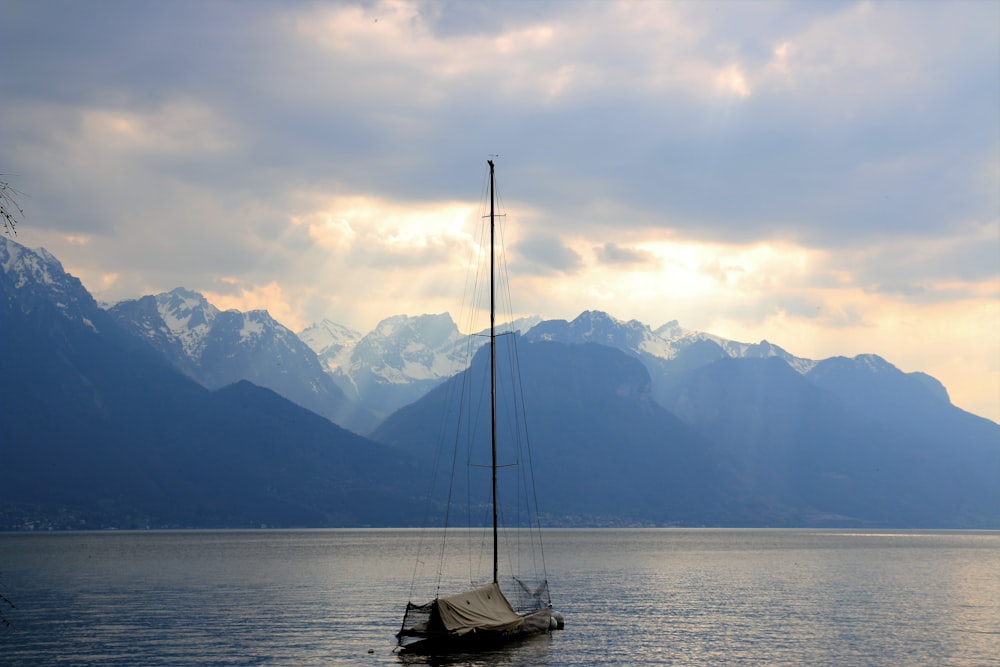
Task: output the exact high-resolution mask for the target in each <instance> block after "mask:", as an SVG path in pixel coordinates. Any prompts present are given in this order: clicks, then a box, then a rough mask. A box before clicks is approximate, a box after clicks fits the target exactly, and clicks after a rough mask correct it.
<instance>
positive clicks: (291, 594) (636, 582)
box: [0, 529, 1000, 667]
mask: <svg viewBox="0 0 1000 667" xmlns="http://www.w3.org/2000/svg"><path fill="white" fill-rule="evenodd" d="M419 539H420V532H419V531H410V530H329V531H247V532H239V531H223V532H136V533H114V532H107V533H68V534H65V533H64V534H58V533H57V534H3V535H0V592H2V593H3V594H5V595H6V596H7V597H9V598H10V599H11V600H12V601H13V602H14V604H15V605H17V609H9V608H5V609H4V614H5V616H7V618H8V619H9V620H10V621H11V622H12V626H13V627H11V628H3V627H0V663H2V664H10V665H54V664H69V665H166V664H170V665H194V664H215V665H362V666H363V665H399V664H405V662H404V659H403V658H401V657H399V656H397V655H396V654H394V653H393V652H392V650H391V648H392V645H393V637H392V635H393V634H394V633H395V632H396V631H397V630H398V629H399V624H400V621H401V620H402V614H403V609H404V606H405V604H406V600H407V598H408V596H409V594H410V587H411V578H412V576H411V575H412V573H413V570H414V561H415V558H416V553H417V542H418V540H419ZM545 558H546V564H547V569H548V573H549V580H550V583H551V590H552V598H553V603H554V608H555V609H557V610H559V611H561V612H562V613H563V614H564V616H565V617H566V629H565V630H564V631H562V632H556V633H553V634H552V635H549V636H543V637H539V638H535V639H533V640H530V641H527V642H525V643H523V644H519V645H517V646H514V647H509V648H505V649H503V650H501V651H497V652H495V653H492V654H488V655H481V656H459V657H456V658H454V659H451V660H448V661H438V662H436V663H433V664H473V665H618V664H626V665H627V664H663V665H934V666H935V667H940V666H943V665H976V666H985V665H1000V532H934V531H930V532H910V531H900V532H878V533H865V532H848V531H822V530H816V531H799V530H724V529H718V530H714V529H705V530H684V529H663V530H658V529H639V530H624V529H623V530H615V529H604V530H552V531H547V532H546V533H545ZM369 650H371V651H372V652H371V653H369ZM428 662H432V661H428Z"/></svg>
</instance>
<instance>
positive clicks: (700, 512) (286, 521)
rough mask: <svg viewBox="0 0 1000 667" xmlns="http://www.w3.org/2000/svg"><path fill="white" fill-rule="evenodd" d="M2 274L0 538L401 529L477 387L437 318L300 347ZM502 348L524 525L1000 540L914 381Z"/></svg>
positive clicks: (201, 310) (629, 330)
mask: <svg viewBox="0 0 1000 667" xmlns="http://www.w3.org/2000/svg"><path fill="white" fill-rule="evenodd" d="M0 269H2V274H0V289H2V295H3V306H2V313H0V327H2V332H3V345H2V348H0V372H2V373H3V374H4V376H5V377H4V380H3V382H2V385H0V417H2V422H0V423H2V426H0V438H2V442H0V502H2V509H0V529H21V528H26V527H36V528H39V527H56V528H67V527H72V528H80V527H111V526H114V527H146V526H150V527H180V526H185V527H210V526H211V527H220V526H233V527H243V526H257V525H261V524H265V525H273V526H340V525H343V526H348V525H415V524H417V523H419V520H420V518H421V517H422V515H421V516H416V514H415V513H414V512H413V508H414V507H415V506H416V503H422V504H426V498H425V497H424V496H423V495H422V494H421V493H420V492H421V491H422V490H423V488H424V487H423V486H422V485H421V484H420V483H419V480H421V479H425V478H428V477H430V476H432V470H431V469H430V464H429V462H430V461H432V460H433V459H434V458H435V448H436V447H437V446H438V445H439V440H440V439H439V438H438V435H439V434H440V432H441V428H442V424H443V422H442V418H441V415H448V414H451V413H452V412H453V411H454V406H453V405H451V404H450V402H451V401H454V400H456V399H455V398H454V397H455V396H457V394H458V392H457V391H456V387H457V386H459V385H461V384H463V383H466V384H468V383H470V382H481V381H482V379H483V377H484V376H485V372H486V368H487V364H486V361H485V357H484V355H483V354H482V351H480V353H479V354H476V355H475V356H474V357H473V358H472V361H471V363H470V362H469V361H467V359H469V358H470V356H471V353H472V352H475V351H476V348H477V347H479V346H480V345H481V343H482V341H483V340H484V339H483V338H482V337H481V336H476V337H473V338H472V341H473V342H472V344H471V345H470V344H469V339H468V338H467V337H465V336H463V335H461V334H460V333H459V331H458V329H457V327H456V326H455V324H454V322H453V321H452V319H451V317H450V316H449V315H447V314H437V315H420V316H415V317H409V316H405V315H399V316H394V317H390V318H387V319H386V320H383V322H381V323H380V324H379V325H378V326H377V327H376V329H375V330H373V331H372V332H370V333H369V334H366V335H361V334H360V333H358V332H355V331H352V330H350V329H348V328H346V327H343V326H340V325H337V324H335V323H333V322H331V321H323V322H321V323H319V324H316V325H314V326H312V327H309V328H308V329H306V330H305V331H302V332H300V333H299V334H298V335H296V334H295V333H293V332H292V331H290V330H289V329H287V328H286V327H284V326H283V325H281V324H280V323H278V322H276V321H275V320H273V318H271V317H270V315H268V313H266V312H265V311H251V312H248V313H241V312H238V311H219V310H218V309H216V308H215V307H214V306H212V305H211V304H209V303H208V301H207V300H206V299H205V298H204V297H203V296H201V295H200V294H197V293H195V292H191V291H188V290H184V289H181V288H178V289H175V290H173V291H171V292H168V293H164V294H158V295H150V296H145V297H142V298H141V299H137V300H132V301H126V302H122V303H119V304H115V305H113V306H111V307H109V308H107V309H104V308H101V307H100V306H98V305H97V303H96V302H95V301H94V299H93V298H92V297H91V295H90V294H89V293H88V292H87V291H86V290H85V289H84V288H83V286H82V285H81V284H80V282H79V281H78V280H76V279H75V278H73V277H72V276H69V275H68V274H66V273H65V272H64V271H63V269H62V267H61V265H60V264H59V262H58V260H57V259H56V258H55V257H53V256H51V255H50V254H49V253H47V252H45V251H44V250H38V251H32V250H28V249H27V248H24V247H23V246H20V245H19V244H17V243H15V242H13V241H12V240H10V239H6V238H3V237H0ZM513 329H515V330H517V331H518V332H520V333H518V334H514V335H511V336H510V337H509V338H510V340H511V342H513V343H515V344H516V345H517V348H518V355H517V359H518V360H519V364H520V365H519V367H520V368H521V374H522V377H521V380H522V382H523V385H524V388H525V406H526V407H524V412H525V413H526V414H525V415H524V416H525V417H527V418H528V422H529V424H530V426H531V433H532V441H533V443H534V444H533V447H532V453H531V456H532V462H533V464H534V466H533V467H534V469H535V475H536V477H537V479H538V480H539V482H540V483H539V490H538V496H539V504H540V508H541V509H542V511H543V512H544V515H543V522H544V523H547V524H549V525H740V526H744V525H745V526H751V525H780V526H808V525H827V526H830V525H833V526H843V525H846V526H897V527H907V526H921V527H994V528H995V527H1000V485H998V484H996V480H997V479H1000V426H998V425H997V424H995V423H994V422H991V421H989V420H986V419H983V418H980V417H976V416H975V415H972V414H969V413H967V412H964V411H962V410H960V409H959V408H957V407H955V406H954V405H952V404H951V403H950V401H949V399H948V395H947V391H946V390H945V388H944V387H943V386H942V385H941V384H940V383H939V382H938V381H937V380H935V379H934V378H932V377H930V376H928V375H926V374H923V373H903V372H901V371H899V370H898V369H897V368H896V367H894V366H893V365H892V364H890V363H889V362H888V361H886V360H884V359H882V358H880V357H877V356H875V355H861V356H858V357H855V358H852V359H848V358H844V357H835V358H831V359H825V360H819V361H815V360H809V359H802V358H798V357H795V356H793V355H791V354H789V353H788V352H786V351H785V350H783V349H782V348H780V347H779V346H777V345H774V344H772V343H768V342H767V341H761V342H760V343H757V344H745V343H738V342H734V341H728V340H725V339H722V338H719V337H716V336H713V335H711V334H707V333H700V332H692V331H687V330H685V329H683V328H681V327H680V325H679V324H678V323H677V322H668V323H667V324H665V325H663V326H661V327H659V328H657V329H655V330H654V329H651V328H650V327H648V326H646V325H644V324H642V323H640V322H637V321H630V322H623V321H620V320H617V319H615V318H613V317H611V316H610V315H607V314H605V313H601V312H593V311H587V312H584V313H582V314H581V315H580V316H579V317H577V318H576V319H574V320H573V321H570V322H567V321H561V320H550V321H541V320H540V319H538V318H535V319H532V320H527V321H522V322H519V323H515V325H514V326H513ZM504 338H508V337H506V336H505V337H504ZM498 349H499V348H498ZM487 356H488V355H487ZM501 356H502V355H501ZM503 416H504V415H501V417H503ZM439 509H440V508H439ZM430 516H431V517H432V519H431V520H432V521H433V520H434V519H433V517H434V516H437V515H436V514H435V513H434V511H432V512H431V514H430Z"/></svg>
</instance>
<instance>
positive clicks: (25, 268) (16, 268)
mask: <svg viewBox="0 0 1000 667" xmlns="http://www.w3.org/2000/svg"><path fill="white" fill-rule="evenodd" d="M0 267H2V269H3V273H4V275H5V276H7V279H8V280H10V281H11V283H12V285H13V287H14V289H27V290H29V291H36V292H37V291H43V292H45V296H46V299H47V300H48V301H50V302H51V303H53V304H55V306H56V307H57V308H58V309H59V311H60V312H61V313H62V315H63V316H64V317H66V318H67V319H70V320H73V321H77V322H80V323H82V324H83V325H84V326H86V327H87V328H88V329H90V330H92V331H95V332H96V331H98V326H97V324H95V322H94V319H95V318H94V317H93V316H89V315H88V313H89V312H90V311H92V310H94V309H96V308H98V306H97V302H96V301H94V298H93V297H92V296H91V295H90V293H89V292H87V290H86V289H85V288H84V287H83V284H82V283H81V282H80V280H79V279H78V278H75V277H73V276H71V275H69V274H68V273H66V272H65V271H64V270H63V266H62V264H61V263H60V262H59V260H58V259H56V258H55V257H54V256H53V255H52V254H51V253H50V252H49V251H48V250H46V249H45V248H37V249H35V250H31V249H29V248H27V247H25V246H23V245H21V244H19V243H17V242H15V241H12V240H10V239H8V238H7V237H6V236H4V235H0Z"/></svg>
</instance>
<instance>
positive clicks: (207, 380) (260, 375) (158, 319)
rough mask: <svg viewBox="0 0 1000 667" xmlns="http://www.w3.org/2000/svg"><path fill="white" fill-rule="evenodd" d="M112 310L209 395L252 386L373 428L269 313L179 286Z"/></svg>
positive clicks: (349, 424)
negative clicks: (229, 306)
mask: <svg viewBox="0 0 1000 667" xmlns="http://www.w3.org/2000/svg"><path fill="white" fill-rule="evenodd" d="M109 312H110V313H111V314H112V315H113V316H114V317H116V318H117V319H118V321H119V322H120V323H121V324H122V325H123V326H124V327H125V328H126V329H127V330H129V331H131V332H132V333H133V335H136V336H138V337H140V338H143V339H145V340H146V341H147V342H149V343H150V344H152V345H153V347H155V348H156V349H158V350H160V352H162V353H163V354H164V355H165V356H166V357H167V359H168V360H170V361H171V363H173V364H174V366H175V367H176V368H178V369H179V370H181V371H182V372H184V373H185V374H187V375H188V376H190V377H191V378H193V379H195V380H197V381H198V382H199V383H200V384H202V385H204V386H205V387H208V388H209V389H218V388H220V387H224V386H227V385H230V384H233V383H235V382H239V381H240V380H249V381H250V382H253V383H254V384H256V385H258V386H261V387H267V388H268V389H271V390H272V391H275V392H277V393H278V394H281V395H282V396H284V397H285V398H287V399H289V400H291V401H294V402H295V403H298V404H299V405H301V406H302V407H305V408H308V409H310V410H312V411H313V412H316V413H317V414H320V415H323V416H324V417H326V418H328V419H330V420H331V421H333V422H335V423H337V424H338V425H340V426H344V427H345V428H349V429H351V430H354V431H357V432H361V431H365V430H367V429H370V428H372V427H373V426H374V419H373V417H372V416H371V414H370V413H368V412H367V411H366V410H364V409H361V408H359V407H358V406H354V405H351V404H350V402H349V401H348V400H347V397H346V396H344V393H343V391H342V390H341V389H340V388H339V387H338V386H337V385H336V383H334V381H333V380H332V378H330V376H329V375H328V374H327V373H326V372H325V371H324V369H323V367H322V365H321V364H320V361H319V359H318V358H317V356H316V354H315V353H314V352H313V351H312V349H310V348H309V346H308V345H306V344H305V343H304V342H303V341H301V340H300V339H299V338H298V336H296V335H295V333H293V332H292V331H291V330H290V329H288V328H287V327H285V326H284V325H282V324H281V323H280V322H278V321H276V320H275V319H274V318H272V317H271V315H270V314H269V313H268V312H267V311H266V310H252V311H247V312H241V311H238V310H227V311H220V310H219V309H218V308H216V307H215V306H213V305H212V304H210V303H209V302H208V300H207V299H205V297H204V296H202V295H201V294H199V293H197V292H193V291H190V290H187V289H184V288H177V289H174V290H172V291H170V292H166V293H163V294H157V295H151V296H144V297H142V298H141V299H137V300H130V301H123V302H121V303H118V304H115V305H114V306H113V307H112V308H111V309H110V311H109Z"/></svg>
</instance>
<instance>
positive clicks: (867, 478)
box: [669, 357, 1000, 526]
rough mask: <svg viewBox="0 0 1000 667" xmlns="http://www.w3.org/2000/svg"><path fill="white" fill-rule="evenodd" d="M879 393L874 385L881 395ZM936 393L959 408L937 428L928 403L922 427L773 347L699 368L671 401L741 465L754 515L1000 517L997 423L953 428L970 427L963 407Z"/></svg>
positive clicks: (903, 519)
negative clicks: (823, 382) (814, 374)
mask: <svg viewBox="0 0 1000 667" xmlns="http://www.w3.org/2000/svg"><path fill="white" fill-rule="evenodd" d="M856 386H860V387H864V386H865V384H864V383H860V384H858V385H856ZM880 394H881V392H878V391H875V392H873V394H872V400H875V397H876V396H878V395H880ZM928 396H930V395H929V394H928ZM887 400H890V401H891V400H893V399H891V398H890V399H887ZM933 400H935V401H936V402H937V403H938V404H940V411H941V412H943V413H944V414H947V415H951V418H949V420H945V421H944V422H941V423H938V422H933V423H934V424H936V426H935V427H934V428H930V427H929V425H930V424H931V423H932V422H931V421H928V420H929V419H930V418H929V417H928V416H927V415H926V414H924V415H922V416H920V417H916V416H914V418H915V419H917V420H918V421H923V422H924V427H922V429H919V430H914V429H913V428H911V427H910V425H909V424H908V423H907V422H906V421H900V420H899V419H897V418H893V417H892V416H891V415H882V414H880V413H879V411H878V410H874V409H865V410H861V409H859V408H858V407H857V406H856V405H854V404H853V402H852V401H846V400H844V398H843V396H840V395H837V394H835V393H834V392H831V391H828V390H826V389H824V388H821V387H819V386H816V385H815V384H813V383H812V382H811V381H810V380H809V379H807V378H806V377H803V376H802V375H800V374H799V373H797V372H795V371H794V370H793V369H792V368H791V367H789V366H788V365H787V363H785V362H784V361H783V360H781V359H778V358H773V357H772V358H767V359H724V360H721V361H718V362H715V363H713V364H710V365H708V366H705V367H702V368H700V369H697V370H695V371H693V372H691V373H690V374H689V375H688V376H687V377H686V379H685V380H684V382H683V383H681V384H679V385H678V386H677V387H676V388H675V391H674V394H673V396H672V397H671V400H670V403H669V404H670V406H671V407H672V408H673V409H674V411H675V413H676V414H678V415H679V416H680V417H681V418H682V419H684V420H685V421H686V422H687V423H689V424H691V425H692V426H694V427H695V428H696V429H697V430H698V431H699V432H701V433H702V434H703V435H704V436H705V438H706V439H708V440H709V441H711V442H712V443H713V447H714V448H715V450H716V451H717V452H718V454H719V457H720V458H721V459H726V460H729V461H730V462H731V464H732V465H733V466H734V468H735V470H736V471H737V476H738V478H739V479H740V480H741V483H740V486H739V487H738V488H739V496H740V497H741V498H742V500H741V501H740V504H741V505H742V506H743V511H744V512H745V513H746V514H745V516H746V517H747V518H748V519H750V520H751V521H753V519H751V517H766V516H769V520H770V522H772V523H775V524H790V525H808V524H811V523H820V524H830V523H834V524H835V523H838V522H844V523H846V524H871V525H887V526H911V525H913V526H916V525H923V526H946V525H955V523H956V522H958V523H959V524H960V525H965V526H984V525H998V524H1000V487H998V485H996V484H995V480H996V479H1000V446H998V445H1000V442H998V441H997V429H996V428H995V425H994V428H992V429H990V428H981V426H982V425H980V424H978V423H976V424H971V426H972V428H956V429H955V430H953V431H951V439H949V437H948V433H947V432H946V431H945V430H942V425H951V426H960V425H961V424H960V422H962V421H963V418H962V415H961V414H958V413H961V411H960V410H957V409H956V408H954V407H953V406H950V405H948V404H947V403H943V402H941V401H940V400H937V399H933ZM982 421H984V422H985V421H986V420H982ZM955 439H959V440H961V442H953V440H955ZM758 520H759V519H758Z"/></svg>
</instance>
